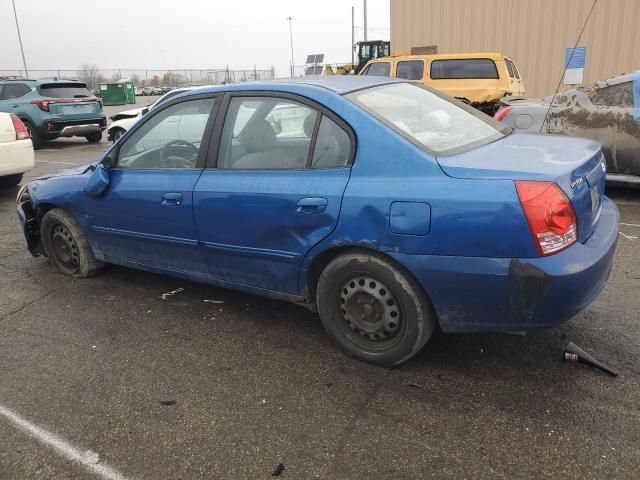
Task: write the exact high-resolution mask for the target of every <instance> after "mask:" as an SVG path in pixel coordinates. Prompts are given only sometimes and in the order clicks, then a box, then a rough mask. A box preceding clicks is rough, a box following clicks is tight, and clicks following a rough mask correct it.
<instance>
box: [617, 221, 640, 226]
mask: <svg viewBox="0 0 640 480" xmlns="http://www.w3.org/2000/svg"><path fill="white" fill-rule="evenodd" d="M620 225H624V226H625V227H640V223H623V222H620Z"/></svg>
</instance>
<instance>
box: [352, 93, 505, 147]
mask: <svg viewBox="0 0 640 480" xmlns="http://www.w3.org/2000/svg"><path fill="white" fill-rule="evenodd" d="M347 98H349V99H350V100H352V101H353V102H355V103H356V104H357V105H359V106H361V107H362V108H364V109H365V110H366V111H368V112H369V113H370V114H371V115H373V116H374V117H376V118H378V119H379V120H381V121H382V122H383V123H385V124H387V125H388V126H389V127H391V128H392V129H393V130H395V131H396V132H398V133H400V134H401V135H403V136H404V137H406V138H408V139H409V140H411V141H413V142H414V143H417V144H419V145H421V146H423V147H425V148H426V149H427V150H428V151H430V152H432V153H433V154H435V155H453V154H455V153H461V152H463V151H467V150H471V149H473V148H477V147H479V146H481V145H485V144H487V143H490V142H493V141H495V140H498V139H500V138H502V137H504V136H505V135H506V134H508V133H510V132H511V130H510V129H509V128H508V127H506V126H505V125H503V124H501V123H498V122H496V121H495V120H493V119H492V118H490V117H488V116H486V115H484V114H483V113H480V112H478V111H477V110H476V109H474V108H473V107H470V106H468V105H464V104H462V103H461V102H456V101H453V100H451V99H449V98H448V97H446V96H445V95H443V94H441V93H438V92H437V91H435V90H432V89H429V88H426V87H423V86H421V85H416V84H410V83H398V84H392V85H384V86H380V87H373V88H368V89H365V90H359V91H356V92H353V93H350V94H348V95H347Z"/></svg>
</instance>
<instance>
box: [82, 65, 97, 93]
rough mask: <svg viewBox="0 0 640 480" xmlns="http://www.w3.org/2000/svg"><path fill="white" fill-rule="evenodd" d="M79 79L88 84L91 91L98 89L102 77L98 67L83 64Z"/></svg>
mask: <svg viewBox="0 0 640 480" xmlns="http://www.w3.org/2000/svg"><path fill="white" fill-rule="evenodd" d="M78 78H79V79H80V80H82V81H83V82H84V83H86V84H87V87H89V89H90V90H95V89H96V88H98V83H100V79H101V78H102V75H101V74H100V69H99V68H98V66H97V65H89V64H88V63H83V64H82V65H80V70H78Z"/></svg>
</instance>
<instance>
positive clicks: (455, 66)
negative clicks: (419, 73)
mask: <svg viewBox="0 0 640 480" xmlns="http://www.w3.org/2000/svg"><path fill="white" fill-rule="evenodd" d="M431 78H432V79H434V80H445V79H455V78H498V69H497V68H496V64H495V63H493V60H490V59H488V58H466V59H456V60H434V61H433V62H431Z"/></svg>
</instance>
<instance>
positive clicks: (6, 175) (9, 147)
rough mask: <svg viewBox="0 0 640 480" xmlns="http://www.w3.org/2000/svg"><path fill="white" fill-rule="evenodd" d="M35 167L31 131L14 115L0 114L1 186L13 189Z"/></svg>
mask: <svg viewBox="0 0 640 480" xmlns="http://www.w3.org/2000/svg"><path fill="white" fill-rule="evenodd" d="M34 166H35V158H34V154H33V144H32V143H31V136H30V135H29V130H27V127H25V125H24V123H22V120H20V119H19V118H18V116H17V115H15V114H13V113H3V112H0V186H3V187H12V186H14V185H17V184H19V183H20V181H21V180H22V174H24V173H25V172H28V171H29V170H31V169H32V168H33V167H34Z"/></svg>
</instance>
